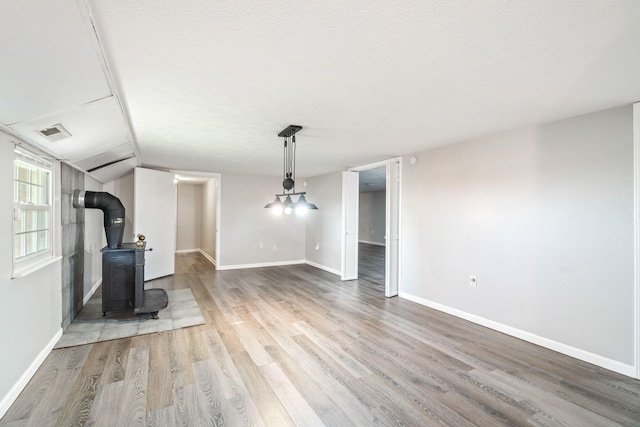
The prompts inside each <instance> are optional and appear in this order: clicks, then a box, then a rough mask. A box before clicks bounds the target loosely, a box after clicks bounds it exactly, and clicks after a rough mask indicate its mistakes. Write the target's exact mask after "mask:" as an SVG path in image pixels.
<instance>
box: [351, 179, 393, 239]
mask: <svg viewBox="0 0 640 427" xmlns="http://www.w3.org/2000/svg"><path fill="white" fill-rule="evenodd" d="M359 199H360V200H359V202H360V206H359V220H358V240H359V241H360V242H363V243H373V244H377V245H382V246H384V244H385V239H384V235H385V232H386V222H385V217H386V208H387V192H386V191H384V190H381V191H365V192H361V193H360V195H359Z"/></svg>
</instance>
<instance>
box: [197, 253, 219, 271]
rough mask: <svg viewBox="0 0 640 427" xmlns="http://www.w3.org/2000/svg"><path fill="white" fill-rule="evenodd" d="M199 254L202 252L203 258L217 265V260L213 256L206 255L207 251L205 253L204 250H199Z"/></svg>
mask: <svg viewBox="0 0 640 427" xmlns="http://www.w3.org/2000/svg"><path fill="white" fill-rule="evenodd" d="M198 252H200V253H201V254H202V256H203V257H205V258H206V259H207V260H208V261H209V262H210V263H211V264H213V265H214V267H215V265H216V260H215V259H213V257H212V256H211V255H209V254H208V253H206V252H205V251H203V250H202V249H198Z"/></svg>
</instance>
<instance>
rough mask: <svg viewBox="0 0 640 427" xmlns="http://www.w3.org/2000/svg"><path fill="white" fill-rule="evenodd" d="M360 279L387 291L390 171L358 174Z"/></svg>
mask: <svg viewBox="0 0 640 427" xmlns="http://www.w3.org/2000/svg"><path fill="white" fill-rule="evenodd" d="M358 173H359V180H358V182H359V184H358V196H359V200H358V206H359V209H358V279H363V280H366V281H368V282H370V283H371V284H372V285H373V286H374V287H375V288H376V289H381V290H383V289H384V285H385V270H386V268H385V266H386V254H385V252H386V251H385V248H386V242H385V240H386V239H385V237H386V193H387V168H386V166H380V167H377V168H373V169H367V170H363V171H360V172H358Z"/></svg>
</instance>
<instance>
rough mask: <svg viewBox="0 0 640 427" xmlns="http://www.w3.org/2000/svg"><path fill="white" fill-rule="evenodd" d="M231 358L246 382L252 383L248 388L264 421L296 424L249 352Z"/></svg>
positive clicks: (275, 424) (282, 424) (270, 424)
mask: <svg viewBox="0 0 640 427" xmlns="http://www.w3.org/2000/svg"><path fill="white" fill-rule="evenodd" d="M231 358H232V359H233V362H234V365H235V366H236V368H237V369H238V372H239V373H240V376H241V377H242V379H243V381H244V383H245V384H251V387H249V388H247V390H248V391H249V394H250V395H251V397H252V399H253V402H254V403H255V405H256V407H257V408H258V411H259V412H260V414H261V416H262V419H263V420H264V422H265V423H266V424H267V425H268V426H270V427H271V426H274V427H275V426H278V427H279V426H294V425H295V423H294V422H293V421H292V419H291V417H290V415H289V414H288V413H287V411H286V409H285V408H284V407H283V406H282V403H281V402H280V401H279V400H278V397H277V396H276V394H275V393H274V391H273V389H272V388H271V387H270V386H269V383H268V382H267V380H266V379H265V378H264V376H263V375H262V372H261V371H260V368H259V367H258V365H256V364H255V363H254V361H253V359H252V358H251V356H249V353H247V352H241V353H234V354H232V355H231Z"/></svg>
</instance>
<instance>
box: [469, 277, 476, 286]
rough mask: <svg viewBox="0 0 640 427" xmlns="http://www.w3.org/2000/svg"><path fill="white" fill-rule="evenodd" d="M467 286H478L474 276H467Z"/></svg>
mask: <svg viewBox="0 0 640 427" xmlns="http://www.w3.org/2000/svg"><path fill="white" fill-rule="evenodd" d="M469 286H471V287H472V288H476V287H477V286H478V279H476V276H472V275H469Z"/></svg>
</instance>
